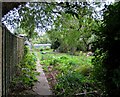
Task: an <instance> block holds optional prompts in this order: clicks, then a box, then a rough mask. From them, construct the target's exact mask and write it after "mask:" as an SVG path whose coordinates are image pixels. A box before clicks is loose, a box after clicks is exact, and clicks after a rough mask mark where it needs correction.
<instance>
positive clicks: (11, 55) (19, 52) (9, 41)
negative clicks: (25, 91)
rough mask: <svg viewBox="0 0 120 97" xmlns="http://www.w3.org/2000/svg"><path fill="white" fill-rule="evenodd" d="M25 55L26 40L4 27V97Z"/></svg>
mask: <svg viewBox="0 0 120 97" xmlns="http://www.w3.org/2000/svg"><path fill="white" fill-rule="evenodd" d="M23 54H24V39H23V38H21V37H17V36H15V35H13V34H12V33H10V32H9V30H7V28H6V27H2V95H3V96H5V97H6V96H7V94H8V92H9V86H10V82H11V81H12V79H13V77H14V75H15V74H16V71H17V68H16V65H17V64H18V63H19V62H20V61H21V59H22V56H23Z"/></svg>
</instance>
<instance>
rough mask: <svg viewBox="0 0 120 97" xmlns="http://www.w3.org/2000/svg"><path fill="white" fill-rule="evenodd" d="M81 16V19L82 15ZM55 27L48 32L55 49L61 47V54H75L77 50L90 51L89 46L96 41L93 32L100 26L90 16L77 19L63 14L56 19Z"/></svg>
mask: <svg viewBox="0 0 120 97" xmlns="http://www.w3.org/2000/svg"><path fill="white" fill-rule="evenodd" d="M86 10H87V9H86ZM79 16H80V17H81V14H79ZM64 21H65V22H64ZM54 25H55V27H54V28H53V29H51V30H50V31H48V32H47V34H48V36H49V38H50V40H51V42H52V46H53V49H57V48H58V47H59V51H60V52H69V51H70V52H73V53H75V51H76V50H77V49H78V50H82V51H87V50H88V47H89V44H91V43H92V42H93V41H94V39H95V35H92V33H93V30H95V29H96V28H98V26H99V25H98V23H97V22H96V21H95V20H94V19H92V18H91V17H90V16H86V15H85V16H83V17H81V18H76V17H74V16H72V15H71V14H62V15H61V16H59V17H58V18H57V19H56V21H55V23H54ZM80 25H82V26H80ZM73 40H74V41H73ZM56 46H57V47H56Z"/></svg>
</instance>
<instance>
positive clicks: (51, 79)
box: [45, 66, 59, 94]
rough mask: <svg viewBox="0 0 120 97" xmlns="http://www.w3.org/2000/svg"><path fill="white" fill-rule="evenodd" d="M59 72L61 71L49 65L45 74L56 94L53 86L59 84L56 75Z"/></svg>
mask: <svg viewBox="0 0 120 97" xmlns="http://www.w3.org/2000/svg"><path fill="white" fill-rule="evenodd" d="M58 73H59V71H58V70H54V69H53V66H49V67H48V72H45V76H46V78H47V80H48V83H49V86H50V89H51V90H52V92H53V94H54V89H53V87H54V86H55V84H57V80H56V76H57V75H58Z"/></svg>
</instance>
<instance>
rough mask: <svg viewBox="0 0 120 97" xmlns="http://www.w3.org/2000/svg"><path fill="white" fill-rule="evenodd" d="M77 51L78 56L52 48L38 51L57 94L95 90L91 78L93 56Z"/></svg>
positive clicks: (41, 62)
mask: <svg viewBox="0 0 120 97" xmlns="http://www.w3.org/2000/svg"><path fill="white" fill-rule="evenodd" d="M77 53H78V54H77V55H78V56H74V55H70V54H66V53H55V52H52V50H47V51H37V54H38V56H39V59H40V64H42V65H43V68H44V71H45V73H46V76H47V78H48V81H49V84H50V86H51V88H52V90H53V93H54V94H55V95H63V96H68V95H69V96H70V95H77V94H79V93H83V92H85V91H87V92H91V91H94V90H95V86H94V80H92V78H91V76H92V75H91V73H92V70H93V65H92V64H91V59H92V56H89V57H87V56H86V54H85V53H82V52H77Z"/></svg>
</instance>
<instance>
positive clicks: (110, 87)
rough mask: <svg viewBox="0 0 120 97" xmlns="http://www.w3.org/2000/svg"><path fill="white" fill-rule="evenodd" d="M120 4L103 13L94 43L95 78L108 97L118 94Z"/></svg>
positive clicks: (109, 7)
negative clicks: (101, 22)
mask: <svg viewBox="0 0 120 97" xmlns="http://www.w3.org/2000/svg"><path fill="white" fill-rule="evenodd" d="M119 21H120V2H116V3H115V4H113V5H109V6H108V7H107V8H106V9H105V11H104V17H103V24H102V25H101V28H100V29H99V31H98V32H97V33H95V34H96V35H97V41H96V42H95V44H94V45H95V46H94V48H95V50H96V52H95V58H94V59H93V64H94V67H95V73H94V74H95V75H94V76H95V78H96V79H97V81H98V82H99V83H102V84H101V87H104V88H105V90H106V94H107V96H108V97H118V96H119V93H120V86H119V78H120V68H119V67H120V61H119V60H120V22H119Z"/></svg>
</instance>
